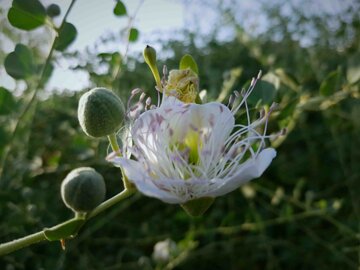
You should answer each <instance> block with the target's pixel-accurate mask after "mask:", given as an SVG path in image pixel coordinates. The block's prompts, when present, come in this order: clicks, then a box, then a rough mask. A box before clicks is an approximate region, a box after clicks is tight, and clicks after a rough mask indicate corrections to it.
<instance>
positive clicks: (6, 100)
mask: <svg viewBox="0 0 360 270" xmlns="http://www.w3.org/2000/svg"><path fill="white" fill-rule="evenodd" d="M15 104H16V103H15V99H14V97H13V95H12V94H11V92H10V91H9V90H7V89H6V88H4V87H0V115H6V114H8V113H10V112H11V111H12V110H13V109H14V107H15Z"/></svg>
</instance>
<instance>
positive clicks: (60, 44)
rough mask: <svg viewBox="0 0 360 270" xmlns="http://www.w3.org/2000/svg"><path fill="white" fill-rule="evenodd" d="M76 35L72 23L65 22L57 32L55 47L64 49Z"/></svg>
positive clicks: (59, 49) (60, 49)
mask: <svg viewBox="0 0 360 270" xmlns="http://www.w3.org/2000/svg"><path fill="white" fill-rule="evenodd" d="M76 36H77V30H76V28H75V26H74V25H73V24H72V23H68V22H66V23H65V24H64V26H63V28H62V29H61V31H60V33H59V37H58V39H57V42H56V46H55V49H56V50H58V51H64V50H65V49H66V48H67V47H68V46H69V45H70V44H71V43H73V42H74V40H75V38H76Z"/></svg>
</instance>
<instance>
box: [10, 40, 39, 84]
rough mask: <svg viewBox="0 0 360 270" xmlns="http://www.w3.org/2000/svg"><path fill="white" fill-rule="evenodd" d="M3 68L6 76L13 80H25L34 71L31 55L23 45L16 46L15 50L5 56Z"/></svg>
mask: <svg viewBox="0 0 360 270" xmlns="http://www.w3.org/2000/svg"><path fill="white" fill-rule="evenodd" d="M4 66H5V70H6V72H7V74H9V75H10V76H11V77H13V78H14V79H26V78H28V77H30V76H31V75H32V74H34V70H35V67H34V62H33V57H32V53H31V51H30V49H29V48H28V47H26V46H25V45H23V44H17V45H16V47H15V50H14V51H13V52H11V53H9V54H8V55H7V56H6V58H5V62H4Z"/></svg>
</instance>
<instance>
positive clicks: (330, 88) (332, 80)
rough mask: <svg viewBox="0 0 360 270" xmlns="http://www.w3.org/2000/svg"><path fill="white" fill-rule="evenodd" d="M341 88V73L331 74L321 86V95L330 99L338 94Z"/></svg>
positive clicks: (337, 71)
mask: <svg viewBox="0 0 360 270" xmlns="http://www.w3.org/2000/svg"><path fill="white" fill-rule="evenodd" d="M340 87H341V71H340V70H339V69H338V70H335V71H332V72H330V73H329V74H328V75H327V76H326V78H325V80H323V81H322V83H321V85H320V90H319V91H320V95H322V96H325V97H328V96H331V95H332V94H334V93H335V92H336V90H339V88H340Z"/></svg>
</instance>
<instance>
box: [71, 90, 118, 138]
mask: <svg viewBox="0 0 360 270" xmlns="http://www.w3.org/2000/svg"><path fill="white" fill-rule="evenodd" d="M124 113H125V109H124V105H123V103H122V101H121V100H120V98H119V97H118V96H117V95H115V94H114V93H113V92H112V91H110V90H107V89H105V88H94V89H92V90H90V91H88V92H86V93H85V94H83V95H82V96H81V98H80V100H79V107H78V119H79V123H80V126H81V128H82V129H83V130H84V132H85V133H86V134H87V135H88V136H91V137H95V138H97V137H103V136H108V135H110V134H113V133H115V132H116V131H118V130H119V129H120V127H121V125H122V124H123V121H124Z"/></svg>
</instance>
